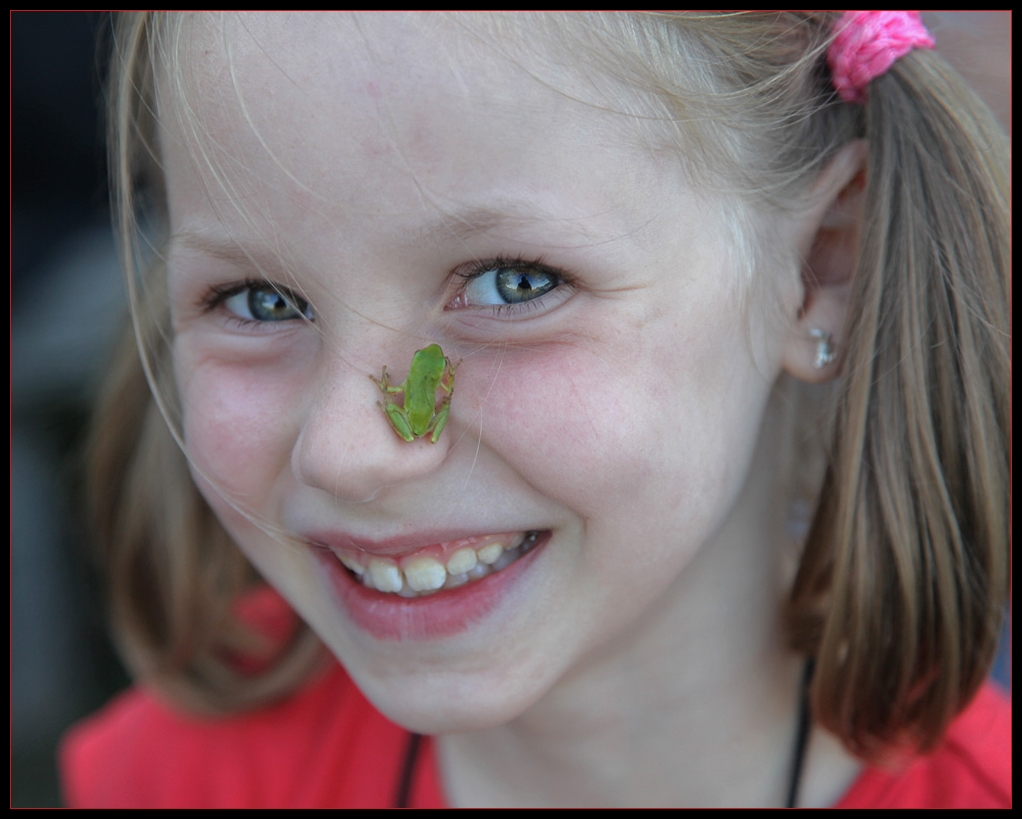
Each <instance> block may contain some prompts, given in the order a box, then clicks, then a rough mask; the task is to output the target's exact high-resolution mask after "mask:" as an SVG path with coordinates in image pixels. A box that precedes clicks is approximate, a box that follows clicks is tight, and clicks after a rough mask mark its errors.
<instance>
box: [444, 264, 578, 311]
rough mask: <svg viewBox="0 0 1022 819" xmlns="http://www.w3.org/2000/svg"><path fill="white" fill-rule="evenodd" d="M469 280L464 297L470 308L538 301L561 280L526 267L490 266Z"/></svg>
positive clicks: (553, 275)
mask: <svg viewBox="0 0 1022 819" xmlns="http://www.w3.org/2000/svg"><path fill="white" fill-rule="evenodd" d="M469 278H470V280H469V282H468V284H467V285H465V290H464V295H465V298H466V300H467V301H468V303H469V304H472V305H507V304H521V303H522V302H528V301H533V300H535V299H538V298H539V297H540V296H544V295H546V294H547V293H549V292H550V291H551V290H553V289H554V288H556V287H557V286H558V285H560V284H561V278H560V277H559V276H558V275H556V274H555V273H553V272H552V271H549V270H545V269H543V268H542V267H537V266H526V265H521V266H505V265H490V266H488V267H487V268H485V269H484V270H482V271H481V272H476V273H472V274H470V277H469Z"/></svg>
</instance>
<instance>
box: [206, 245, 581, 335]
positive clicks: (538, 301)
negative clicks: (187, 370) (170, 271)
mask: <svg viewBox="0 0 1022 819" xmlns="http://www.w3.org/2000/svg"><path fill="white" fill-rule="evenodd" d="M497 271H514V272H520V273H522V274H531V275H534V276H535V275H539V276H545V277H548V278H549V279H550V280H551V286H550V288H549V289H548V290H546V291H544V292H543V293H541V294H540V295H539V296H537V297H536V298H533V299H528V300H523V301H520V302H509V303H506V304H490V305H485V304H480V305H473V304H457V303H458V302H459V301H462V300H464V299H465V298H466V295H465V294H466V290H467V289H468V287H469V285H470V284H471V283H472V282H474V281H477V280H479V279H480V278H481V277H483V276H485V275H486V274H487V273H492V272H497ZM454 275H455V276H457V277H458V278H460V279H462V280H463V281H464V282H465V284H464V285H463V286H462V287H461V289H460V290H459V292H458V295H457V296H455V298H454V299H453V300H452V301H451V302H450V303H449V305H448V306H449V307H450V306H457V307H489V308H490V310H491V311H492V313H493V315H494V316H495V317H498V318H499V317H505V316H508V315H512V316H514V315H524V314H525V313H529V312H533V311H535V310H540V309H543V308H544V307H545V306H546V305H543V304H542V302H544V301H545V300H546V301H549V300H548V299H546V298H545V297H546V296H547V295H548V294H550V293H553V292H554V291H556V290H560V289H563V288H564V287H566V286H567V287H569V288H570V286H571V279H570V277H569V276H567V275H566V274H565V273H563V272H561V271H559V270H556V269H555V268H552V267H549V266H548V265H546V264H544V262H543V260H542V258H538V259H526V258H524V257H521V256H516V257H513V258H512V257H506V256H497V257H494V258H492V259H486V260H484V261H480V262H474V263H472V264H471V265H470V266H468V267H467V269H466V268H465V267H464V266H463V267H462V268H461V269H456V270H455V271H454ZM246 290H267V291H273V292H275V293H277V294H279V295H280V296H282V297H283V298H284V299H286V300H287V301H288V302H289V303H290V304H291V305H292V306H293V307H294V308H295V309H296V310H298V312H300V313H302V314H303V315H304V314H306V313H307V312H308V311H309V309H310V305H309V303H308V302H307V301H305V299H303V298H301V297H300V296H298V295H297V294H296V293H295V292H294V291H293V290H291V289H289V288H287V287H283V286H281V285H279V284H275V283H274V282H270V281H267V280H265V279H251V278H247V279H245V280H244V281H240V282H232V283H230V284H219V285H211V286H210V288H209V292H208V293H207V294H206V296H205V297H204V298H203V299H202V302H201V306H202V309H203V311H204V312H207V313H209V312H213V311H215V310H220V311H221V312H222V313H224V315H225V317H226V319H227V320H228V321H229V322H231V323H232V324H234V325H235V326H237V327H247V328H250V327H255V326H264V325H267V324H275V323H278V322H272V321H261V320H259V319H249V318H245V317H244V316H239V315H237V314H236V313H234V312H232V311H230V310H228V309H226V308H225V307H224V305H225V303H226V302H227V301H228V300H229V299H231V298H233V297H234V296H237V295H238V294H239V293H244V292H245V291H246ZM307 318H308V320H309V321H312V320H313V319H312V318H311V317H308V316H307Z"/></svg>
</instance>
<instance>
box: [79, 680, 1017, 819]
mask: <svg viewBox="0 0 1022 819" xmlns="http://www.w3.org/2000/svg"><path fill="white" fill-rule="evenodd" d="M408 741H409V734H408V732H407V731H405V730H404V729H403V728H399V727H398V726H397V725H395V724H394V723H392V722H390V721H389V720H387V719H386V718H385V717H383V716H382V715H381V714H380V713H379V712H378V711H377V710H376V709H375V708H373V706H372V705H370V704H369V702H368V701H367V700H366V699H365V697H363V696H362V694H361V692H360V691H359V690H358V689H357V688H356V687H355V685H354V683H352V682H351V680H350V678H349V677H348V675H347V674H346V673H345V672H344V670H343V669H342V668H341V667H340V666H339V665H337V664H334V665H333V666H332V667H331V668H330V669H329V670H328V671H327V672H325V673H324V674H322V675H320V677H319V678H318V679H316V680H315V681H314V682H313V683H312V684H311V685H309V686H307V687H306V688H304V689H302V690H301V691H300V692H299V693H298V694H296V695H295V696H293V697H291V698H290V699H288V700H286V701H284V702H281V703H279V704H277V705H272V706H269V707H265V708H261V709H259V710H256V711H252V712H249V713H246V714H241V715H236V716H231V717H226V718H223V719H209V718H198V717H192V716H186V715H184V714H181V713H178V712H176V711H173V710H171V709H170V708H168V707H167V706H166V705H164V704H163V703H162V702H160V701H159V700H158V699H157V698H156V697H155V696H154V695H153V694H152V693H150V692H149V691H146V690H145V689H133V690H131V691H128V692H126V693H124V694H122V695H120V696H119V697H117V698H116V699H115V700H114V701H113V702H112V703H110V704H109V705H108V706H107V707H106V708H105V709H104V710H103V711H101V712H100V713H99V714H97V715H95V716H93V717H91V718H89V719H88V720H86V721H85V722H84V723H81V724H79V725H77V726H76V727H75V728H73V729H72V731H71V732H70V733H69V735H68V736H67V737H66V739H65V741H64V744H63V746H62V748H61V768H62V771H63V778H64V794H65V798H66V802H67V804H68V805H69V806H71V807H87V808H141V807H160V808H176V807H181V808H197V807H204V808H220V807H222V808H228V807H230V808H255V807H261V808H270V807H280V808H283V807H290V808H330V807H333V808H338V807H342V808H386V807H393V806H394V804H395V799H396V795H397V792H398V788H399V787H400V782H399V780H400V779H401V776H402V772H403V769H404V760H405V755H406V750H407V747H408ZM409 805H410V806H411V807H422V808H427V807H428V808H439V807H444V806H445V801H444V796H443V791H442V787H441V784H440V777H439V772H438V769H437V765H436V758H435V755H434V746H433V743H432V741H430V740H429V739H428V738H426V739H425V740H424V741H423V744H422V746H421V749H420V753H419V755H418V761H417V764H416V766H415V771H414V776H413V779H412V787H411V791H410V799H409ZM836 807H839V808H909V807H911V808H936V807H940V808H984V807H991V808H992V807H998V808H1010V807H1011V704H1010V703H1009V702H1008V700H1007V699H1006V698H1005V697H1004V696H1003V695H1002V694H1000V693H999V692H998V691H996V690H995V689H994V688H993V686H986V687H985V688H983V689H982V690H981V691H980V693H979V695H978V696H977V697H976V699H975V700H974V701H973V702H972V704H971V705H970V706H969V707H968V708H967V709H966V711H965V712H964V713H963V714H962V715H961V716H959V717H958V719H956V720H955V722H954V723H953V724H952V726H951V729H950V731H949V732H948V734H947V738H946V739H945V741H944V743H943V744H942V745H941V747H940V748H939V749H938V750H937V751H936V752H935V753H933V754H931V755H929V756H926V757H919V758H917V759H915V760H914V761H912V762H911V763H910V764H909V765H908V766H907V767H906V768H904V769H902V770H900V771H897V772H889V771H883V770H880V769H878V768H868V769H866V771H865V772H864V773H863V774H862V775H861V776H860V777H859V779H858V780H856V782H855V784H853V785H852V787H851V789H850V790H849V791H848V793H847V794H845V796H844V798H843V799H841V801H840V802H839V803H838V804H837V806H836Z"/></svg>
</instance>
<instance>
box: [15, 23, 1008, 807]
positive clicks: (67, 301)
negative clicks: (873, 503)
mask: <svg viewBox="0 0 1022 819" xmlns="http://www.w3.org/2000/svg"><path fill="white" fill-rule="evenodd" d="M924 17H925V18H926V22H927V25H928V26H929V27H930V30H931V31H932V32H933V34H934V36H935V37H936V38H937V44H938V49H939V50H940V51H941V52H942V53H943V54H944V55H945V56H946V57H948V58H949V59H951V60H952V62H953V63H954V64H955V65H956V67H957V68H958V70H959V71H961V72H962V74H963V75H964V76H965V77H966V79H967V80H969V81H970V82H971V83H972V84H973V85H974V86H975V87H976V88H977V90H978V91H979V92H980V93H981V94H982V95H983V96H984V97H985V98H986V100H987V102H988V103H989V104H990V106H991V107H992V108H993V109H994V112H995V113H996V114H997V115H998V117H999V118H1000V120H1001V122H1002V123H1003V124H1004V126H1005V128H1006V129H1008V131H1009V133H1010V129H1011V120H1010V116H1011V107H1010V99H1011V96H1010V95H1011V14H1010V12H941V13H927V14H925V15H924ZM110 23H111V16H110V14H108V13H105V12H12V13H11V305H12V306H11V350H12V352H11V744H12V763H11V777H12V783H11V804H12V806H14V807H56V806H59V805H60V804H61V799H60V791H59V787H58V782H57V773H56V765H55V759H54V753H55V748H56V745H57V742H58V740H59V737H60V735H61V733H62V732H63V731H64V730H65V729H66V728H67V726H68V725H70V724H71V723H72V722H74V721H75V720H77V719H79V718H81V717H83V716H85V715H86V714H88V713H90V712H92V711H94V710H96V709H97V708H98V707H100V706H101V705H102V704H103V703H104V702H105V701H106V700H108V699H109V698H110V697H111V696H112V695H113V694H114V693H116V692H117V691H118V690H120V689H121V688H123V687H125V686H127V685H128V678H127V675H126V674H125V672H124V670H123V668H122V667H121V665H120V663H119V662H118V660H117V659H116V656H115V654H114V652H113V650H112V648H111V646H110V644H109V641H108V639H107V636H106V627H105V623H104V615H103V608H102V604H101V602H100V599H99V595H98V593H97V591H98V583H97V577H96V573H95V571H94V569H93V567H92V565H91V564H90V562H89V558H88V550H87V548H88V544H87V542H86V537H85V533H84V531H83V526H82V520H83V513H82V510H81V506H80V488H81V486H80V473H79V460H80V447H81V442H82V437H83V431H84V426H85V423H86V420H87V418H88V412H89V407H90V405H91V402H92V398H93V395H94V394H95V390H96V387H97V384H98V381H99V379H100V378H101V377H102V374H103V365H104V361H105V359H106V356H107V351H108V350H109V347H110V345H111V343H112V340H113V338H114V336H115V334H116V331H117V329H118V328H119V327H120V325H121V322H122V320H123V318H124V316H125V304H124V299H123V295H122V292H121V281H120V274H119V271H118V264H117V259H116V254H115V249H114V244H113V240H112V237H111V232H110V224H109V211H108V207H107V194H106V163H105V156H104V152H105V146H104V139H103V124H102V117H101V113H100V111H101V109H102V79H103V77H104V74H105V55H106V52H107V44H108V43H109V40H110V37H109V28H110ZM1004 645H1005V647H1006V649H1005V651H1004V652H1002V655H1001V657H1000V658H999V661H998V665H997V667H996V668H995V670H994V675H995V677H996V678H997V679H998V680H999V681H1001V682H1002V683H1003V684H1004V686H1005V687H1006V688H1009V690H1010V654H1009V649H1008V646H1009V641H1008V640H1007V638H1006V639H1005V641H1004Z"/></svg>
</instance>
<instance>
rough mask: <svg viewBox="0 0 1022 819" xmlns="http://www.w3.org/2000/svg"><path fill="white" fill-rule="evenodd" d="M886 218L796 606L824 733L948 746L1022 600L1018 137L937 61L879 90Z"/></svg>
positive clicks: (870, 131) (877, 160)
mask: <svg viewBox="0 0 1022 819" xmlns="http://www.w3.org/2000/svg"><path fill="white" fill-rule="evenodd" d="M864 115H865V129H866V138H867V139H868V142H869V159H868V166H867V167H868V172H867V175H868V178H867V193H866V196H867V200H866V210H865V215H864V224H863V229H862V232H861V240H860V248H859V252H860V256H859V262H858V268H857V271H856V277H855V281H854V284H853V293H852V297H851V301H850V315H849V329H848V332H849V341H848V350H847V352H846V360H845V371H844V375H843V378H842V384H841V386H840V389H841V391H842V392H841V398H840V400H839V409H838V412H837V416H836V419H835V429H834V438H833V441H834V449H833V453H832V457H831V459H830V463H829V467H828V471H827V473H826V477H825V480H824V484H823V488H822V492H821V497H820V503H819V507H818V510H817V514H816V518H815V520H814V522H813V525H812V527H811V529H810V533H809V536H808V539H807V542H806V545H805V552H804V556H803V560H802V563H801V566H800V570H799V573H798V576H797V579H796V582H795V585H794V588H793V591H792V596H791V609H790V612H791V614H792V617H791V621H792V625H793V635H794V639H795V642H796V644H797V647H799V648H801V649H802V650H805V651H807V652H810V653H813V654H815V655H816V658H817V661H816V676H815V679H814V684H813V687H814V691H813V695H814V715H815V716H816V718H817V719H818V721H819V722H820V723H821V724H822V725H824V726H825V727H826V728H828V729H829V730H831V731H833V732H834V733H836V734H837V735H838V736H839V737H842V738H844V740H845V741H846V743H847V744H848V745H849V747H850V749H851V750H853V751H854V752H856V753H859V754H862V755H867V756H868V755H875V754H876V753H877V752H878V751H879V749H880V748H882V747H884V746H890V745H891V744H894V745H908V746H909V747H912V748H917V749H919V750H924V751H925V750H928V749H930V748H932V747H933V746H934V745H935V744H936V743H937V741H938V740H939V739H940V737H941V736H942V734H943V732H944V730H945V729H946V727H947V725H948V723H949V722H950V721H951V719H952V718H953V717H954V716H955V715H956V714H957V713H958V712H959V711H960V710H961V709H962V708H963V707H964V706H965V705H966V703H967V702H968V701H969V700H970V698H971V697H972V696H973V694H974V693H975V692H976V690H977V689H978V687H979V686H980V684H981V683H982V681H983V679H984V678H985V676H986V674H987V672H988V670H989V667H990V665H991V662H992V659H993V656H994V652H995V651H996V646H997V639H998V634H999V630H1000V625H1001V622H1002V619H1003V616H1004V611H1005V606H1006V603H1007V600H1008V596H1009V583H1010V579H1009V577H1010V575H1009V564H1010V557H1009V534H1008V529H1009V518H1008V507H1009V446H1010V421H1009V384H1010V317H1009V305H1010V303H1011V287H1010V279H1009V273H1010V261H1009V253H1010V250H1009V234H1008V231H1009V205H1008V182H1007V176H1006V169H1007V167H1008V151H1007V139H1006V137H1005V135H1004V133H1003V132H1002V131H1001V130H1000V128H999V126H998V125H997V124H996V122H995V121H994V120H993V118H992V116H991V115H990V113H989V112H988V111H987V110H986V109H985V107H983V106H982V104H981V103H979V102H978V101H977V100H976V97H975V95H974V93H973V92H972V91H971V90H969V89H968V88H967V87H966V86H965V85H964V83H963V82H962V80H961V79H960V78H959V77H958V76H957V75H956V74H955V73H954V72H953V71H951V70H950V69H949V68H948V67H947V66H946V64H945V63H944V62H943V61H942V60H941V59H940V58H939V57H937V56H936V55H935V54H934V53H933V52H928V51H915V52H913V53H911V54H909V55H907V56H906V57H904V58H903V59H901V60H899V61H898V63H896V64H895V66H894V67H893V68H892V69H891V70H890V71H889V72H888V73H887V74H885V75H884V76H881V77H879V78H877V79H876V80H874V81H873V82H872V83H871V84H870V87H869V94H868V100H867V102H866V106H865V110H864Z"/></svg>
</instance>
